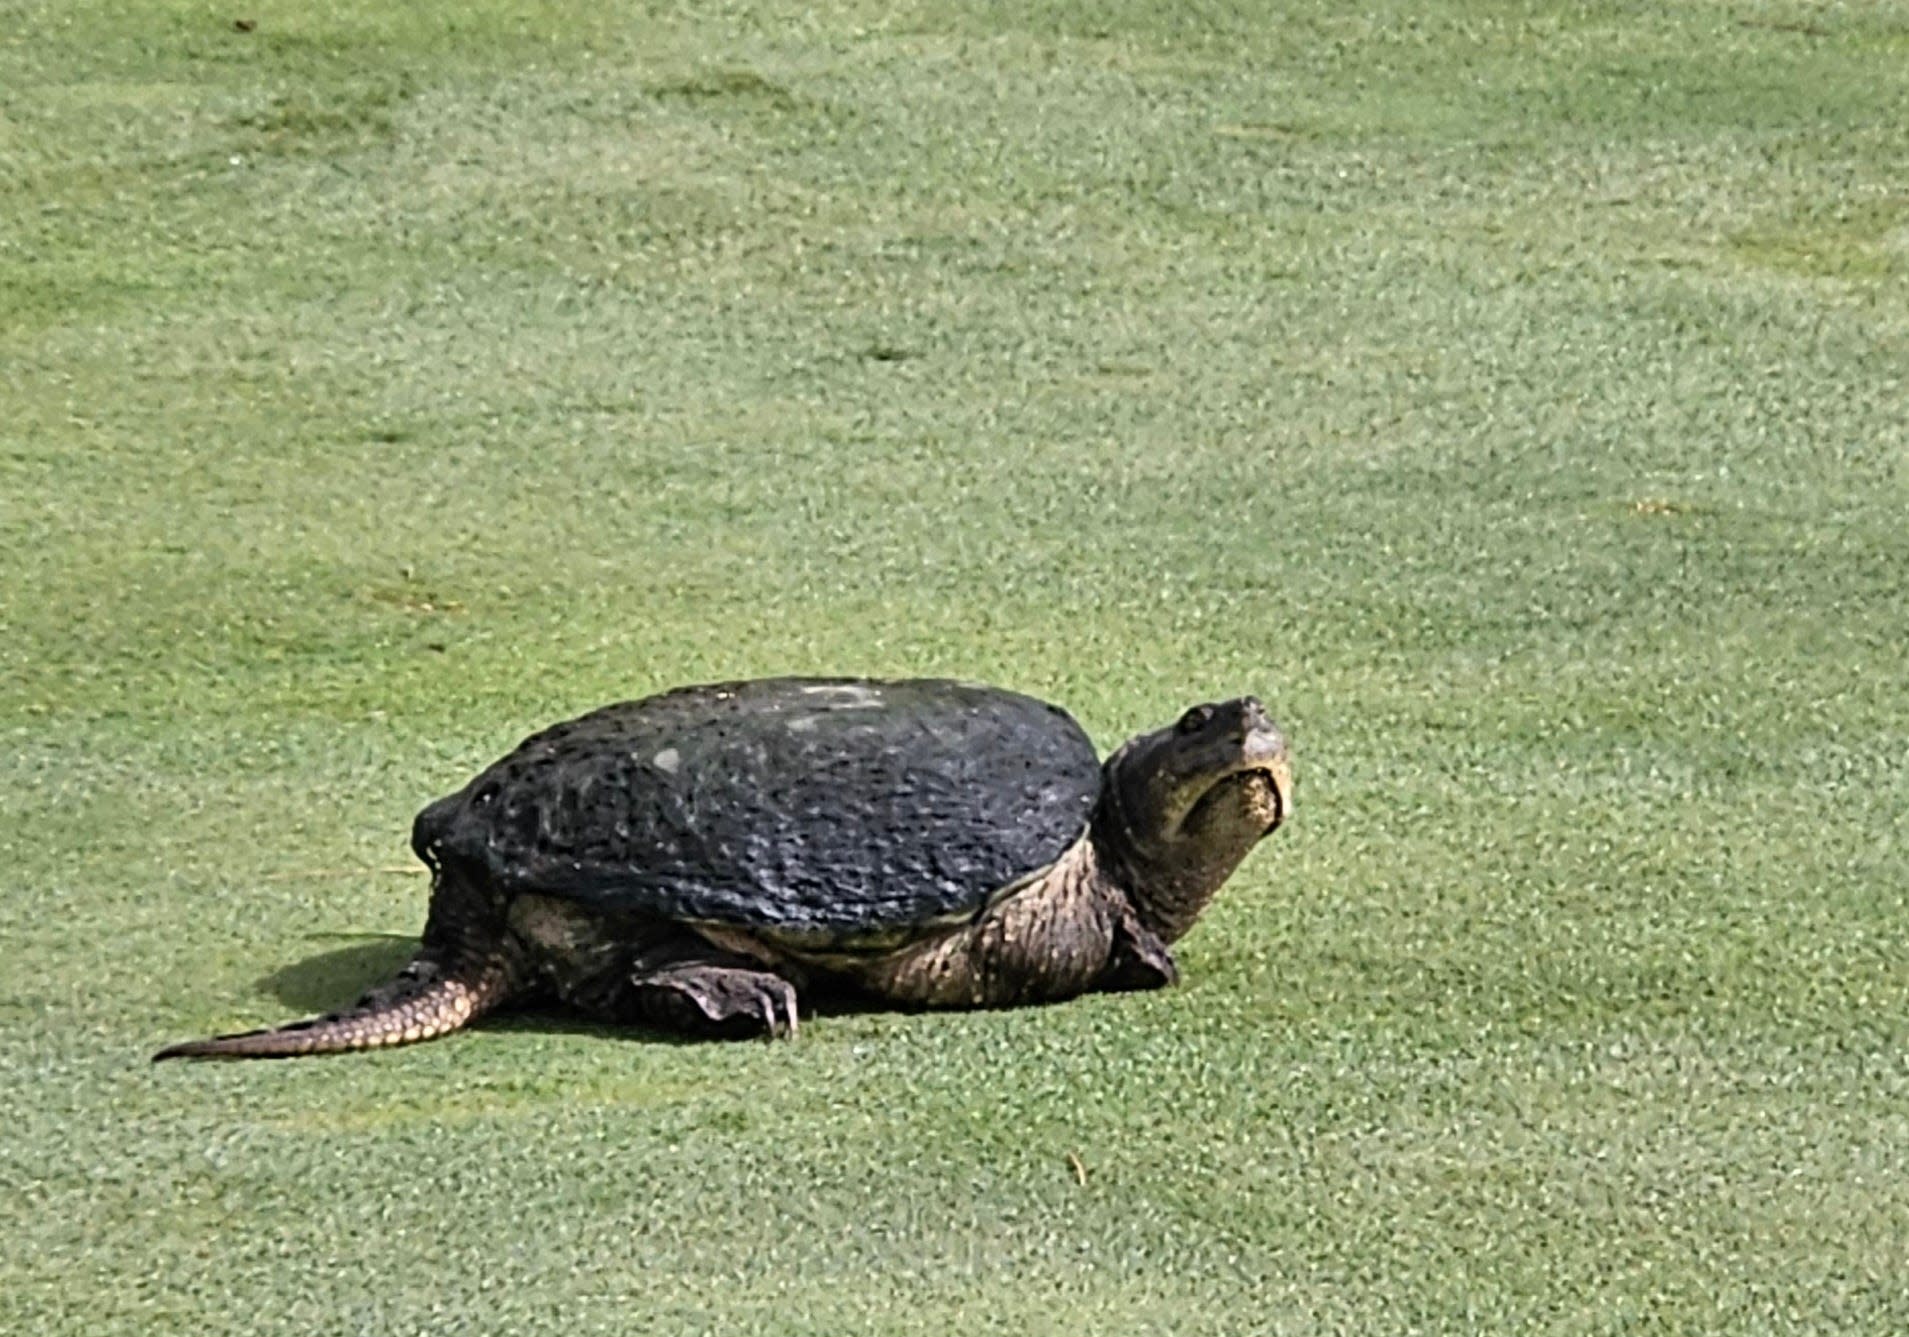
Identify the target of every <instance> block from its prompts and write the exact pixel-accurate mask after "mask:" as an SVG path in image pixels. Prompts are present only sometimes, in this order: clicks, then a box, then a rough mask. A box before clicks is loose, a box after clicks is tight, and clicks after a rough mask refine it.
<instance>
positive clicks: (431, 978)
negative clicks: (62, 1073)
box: [153, 876, 526, 1063]
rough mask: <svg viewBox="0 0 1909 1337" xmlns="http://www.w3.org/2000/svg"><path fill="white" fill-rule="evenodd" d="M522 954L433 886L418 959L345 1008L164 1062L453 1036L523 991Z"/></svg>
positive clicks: (454, 886)
mask: <svg viewBox="0 0 1909 1337" xmlns="http://www.w3.org/2000/svg"><path fill="white" fill-rule="evenodd" d="M525 977H526V971H525V968H524V960H523V949H522V947H521V945H520V944H519V943H518V942H517V940H516V938H515V937H514V936H513V935H512V934H511V933H510V932H509V931H508V930H507V929H505V928H504V927H503V925H502V924H501V923H500V922H499V921H498V919H497V917H496V916H495V915H494V914H493V913H491V912H490V911H489V909H488V906H487V903H486V898H485V897H483V896H482V895H481V894H480V893H479V892H477V891H476V890H474V889H473V888H472V887H471V886H470V885H469V884H467V883H465V882H462V881H460V880H455V879H452V878H450V877H448V876H442V877H440V878H439V880H438V883H437V885H436V887H434V888H433V891H432V896H431V914H430V918H429V920H428V921H427V922H426V924H425V929H424V941H423V943H422V945H421V946H420V947H419V948H418V952H417V955H416V956H414V957H412V958H411V960H410V962H409V963H408V964H407V965H406V966H405V967H404V969H402V970H400V971H399V972H398V973H397V975H396V976H395V977H393V978H392V979H391V980H389V981H387V982H386V983H384V984H380V985H379V986H378V987H376V988H374V989H372V990H370V991H369V992H367V993H366V994H365V995H364V996H363V997H361V998H360V999H358V1001H357V1002H355V1003H353V1004H352V1005H351V1006H350V1007H347V1008H343V1009H341V1010H339V1011H337V1012H328V1013H326V1014H325V1015H323V1016H319V1017H311V1018H309V1019H307V1020H304V1021H294V1022H289V1023H287V1024H285V1025H283V1026H273V1027H268V1028H266V1029H264V1030H257V1031H241V1032H239V1033H237V1034H233V1035H217V1036H213V1037H211V1038H210V1039H205V1040H188V1041H186V1042H184V1043H183V1044H176V1045H169V1046H168V1047H166V1048H165V1049H162V1050H160V1051H159V1052H158V1053H157V1054H154V1055H153V1061H154V1062H155V1063H156V1062H158V1061H160V1060H161V1059H170V1058H297V1057H301V1056H304V1055H307V1054H342V1053H348V1052H350V1051H352V1050H358V1049H382V1048H386V1047H388V1046H391V1045H402V1044H413V1043H415V1042H417V1041H419V1040H430V1039H435V1038H436V1037H437V1036H440V1035H447V1034H449V1033H450V1032H452V1031H455V1030H460V1029H462V1028H463V1027H465V1026H467V1025H469V1024H470V1023H471V1022H472V1021H474V1020H476V1019H477V1018H478V1017H480V1016H482V1015H483V1014H484V1013H486V1012H488V1011H490V1010H492V1009H493V1008H495V1007H497V1006H498V1005H499V1004H501V1003H503V1002H505V1001H507V1000H508V999H510V998H511V997H512V996H513V995H515V994H517V993H518V992H519V991H520V990H521V989H522V988H523V986H524V983H525Z"/></svg>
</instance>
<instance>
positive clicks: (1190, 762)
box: [1094, 696, 1293, 942]
mask: <svg viewBox="0 0 1909 1337" xmlns="http://www.w3.org/2000/svg"><path fill="white" fill-rule="evenodd" d="M1101 795H1102V797H1101V804H1100V809H1099V811H1098V813H1097V814H1096V818H1095V823H1094V832H1095V839H1096V842H1097V843H1098V844H1099V846H1100V848H1101V851H1102V853H1103V855H1104V856H1105V857H1106V858H1107V859H1108V861H1109V863H1110V865H1111V866H1112V867H1113V868H1114V869H1116V870H1117V871H1116V874H1115V875H1116V876H1117V877H1118V878H1119V879H1120V881H1121V882H1122V883H1123V885H1124V886H1125V889H1126V891H1127V893H1128V895H1129V896H1130V897H1131V898H1132V900H1133V903H1134V909H1135V910H1136V911H1138V912H1139V914H1140V917H1141V919H1142V920H1143V921H1144V922H1145V923H1146V924H1147V926H1148V927H1149V928H1151V929H1152V930H1153V931H1154V932H1156V933H1158V934H1160V936H1161V937H1163V938H1165V939H1166V940H1167V941H1168V942H1172V941H1173V940H1174V939H1176V938H1178V937H1179V936H1180V935H1181V934H1183V933H1185V932H1186V931H1187V929H1189V928H1191V927H1192V926H1193V921H1194V920H1195V919H1196V918H1197V917H1198V916H1199V914H1200V911H1202V910H1204V909H1205V908H1206V904H1207V902H1208V901H1209V900H1210V899H1211V898H1212V895H1213V893H1214V892H1215V891H1217V890H1218V889H1219V886H1220V884H1221V883H1222V882H1224V881H1225V880H1226V878H1227V877H1228V875H1230V874H1231V873H1232V871H1233V869H1234V868H1236V867H1237V866H1238V865H1239V862H1240V860H1241V859H1243V858H1245V857H1246V855H1247V853H1248V852H1249V851H1250V850H1251V849H1252V848H1253V846H1254V845H1257V844H1258V843H1259V842H1260V841H1261V840H1262V839H1263V838H1265V837H1266V836H1268V835H1270V834H1272V831H1273V829H1274V828H1275V827H1277V826H1278V825H1279V824H1280V823H1281V822H1283V821H1284V820H1285V819H1286V815H1287V814H1288V813H1289V812H1291V811H1292V806H1293V770H1292V759H1291V756H1290V755H1289V753H1288V752H1287V748H1286V735H1285V734H1284V732H1282V731H1281V729H1280V728H1279V726H1278V725H1276V724H1274V723H1273V721H1272V720H1271V718H1269V717H1268V716H1267V714H1266V708H1265V707H1264V706H1262V705H1261V704H1260V703H1259V700H1258V699H1257V698H1256V697H1251V696H1242V697H1239V698H1237V699H1235V700H1232V701H1218V702H1213V703H1210V704H1207V705H1199V706H1194V707H1193V708H1192V709H1191V710H1189V711H1187V712H1186V713H1185V714H1184V715H1182V716H1181V717H1180V718H1179V719H1178V720H1177V721H1176V722H1175V723H1173V724H1171V725H1169V726H1168V727H1167V728H1164V729H1159V730H1156V731H1154V732H1153V733H1147V734H1141V735H1140V736H1139V737H1137V738H1133V739H1130V740H1128V741H1127V743H1125V744H1124V745H1123V746H1122V747H1121V748H1120V749H1119V750H1118V751H1116V752H1115V753H1114V754H1113V755H1112V756H1111V757H1109V758H1108V759H1107V763H1106V775H1105V780H1104V783H1103V785H1102V788H1101Z"/></svg>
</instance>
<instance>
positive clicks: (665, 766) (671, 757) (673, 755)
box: [650, 747, 683, 775]
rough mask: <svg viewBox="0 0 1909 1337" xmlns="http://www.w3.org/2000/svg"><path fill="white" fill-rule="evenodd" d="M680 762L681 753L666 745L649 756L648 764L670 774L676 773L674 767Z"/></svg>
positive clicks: (680, 763) (681, 761)
mask: <svg viewBox="0 0 1909 1337" xmlns="http://www.w3.org/2000/svg"><path fill="white" fill-rule="evenodd" d="M682 764H683V754H682V753H680V752H678V751H677V750H676V749H675V748H673V747H666V748H664V749H663V750H662V751H661V752H658V753H657V754H656V755H655V756H653V757H651V758H650V765H652V766H654V767H656V769H657V770H659V771H666V772H668V773H669V774H670V775H674V774H676V768H677V767H678V766H681V765H682Z"/></svg>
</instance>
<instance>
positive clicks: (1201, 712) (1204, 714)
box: [1173, 706, 1213, 734]
mask: <svg viewBox="0 0 1909 1337" xmlns="http://www.w3.org/2000/svg"><path fill="white" fill-rule="evenodd" d="M1212 722H1213V707H1211V706H1195V707H1193V709H1191V710H1189V711H1188V712H1187V713H1186V714H1184V715H1182V716H1181V717H1180V722H1179V723H1178V724H1176V725H1174V726H1173V731H1174V732H1175V733H1178V734H1190V733H1198V732H1199V731H1200V730H1202V729H1204V728H1206V726H1207V725H1209V724H1211V723H1212Z"/></svg>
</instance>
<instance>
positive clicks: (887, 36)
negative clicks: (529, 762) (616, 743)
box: [0, 0, 1909, 1337]
mask: <svg viewBox="0 0 1909 1337" xmlns="http://www.w3.org/2000/svg"><path fill="white" fill-rule="evenodd" d="M238 19H244V20H247V21H248V22H250V23H251V24H252V25H253V26H252V28H251V30H250V31H242V30H240V28H239V27H238V26H237V25H236V24H235V20H238ZM0 20H3V21H4V22H3V24H0V406H3V408H4V412H3V413H0V560H3V561H4V570H3V571H0V624H3V626H4V631H3V634H0V729H4V735H5V746H4V747H3V748H0V855H4V862H5V867H6V878H7V884H8V894H7V895H6V896H4V898H0V1185H3V1186H4V1201H5V1208H6V1210H5V1211H4V1212H3V1213H0V1329H4V1330H5V1331H7V1332H10V1333H11V1332H18V1333H22V1334H25V1333H48V1334H51V1333H89V1334H90V1333H126V1334H132V1333H138V1334H162V1333H187V1334H195V1335H197V1334H208V1333H238V1332H244V1333H286V1334H311V1333H347V1332H350V1333H376V1334H402V1333H433V1334H435V1333H449V1332H472V1333H480V1332H481V1333H511V1334H538V1333H560V1334H566V1335H570V1334H589V1333H623V1332H645V1333H701V1332H708V1333H721V1334H725V1335H730V1334H749V1333H775V1334H817V1335H818V1337H821V1335H827V1337H838V1335H839V1334H858V1333H867V1334H908V1333H922V1334H945V1333H977V1334H979V1333H1054V1334H1082V1333H1105V1334H1126V1333H1143V1332H1160V1333H1174V1334H1188V1335H1189V1337H1191V1335H1194V1334H1242V1333H1250V1334H1260V1333H1266V1334H1271V1333H1293V1334H1301V1333H1313V1332H1353V1333H1403V1332H1424V1333H1472V1332H1534V1331H1542V1332H1555V1333H1618V1332H1623V1333H1635V1332H1685V1333H1704V1334H1714V1333H1726V1332H1727V1333H1752V1332H1779V1331H1811V1332H1831V1331H1834V1332H1839V1333H1877V1334H1887V1333H1900V1332H1902V1331H1903V1330H1905V1328H1909V1281H1905V1278H1906V1277H1909V1164H1906V1162H1909V1060H1905V1053H1909V1019H1906V1018H1909V950H1906V949H1909V940H1906V935H1905V893H1906V891H1909V843H1906V842H1905V816H1904V814H1905V812H1906V811H1909V778H1905V755H1906V754H1909V669H1905V664H1904V653H1905V644H1906V642H1909V594H1906V593H1905V589H1906V587H1909V524H1905V504H1906V503H1909V488H1906V487H1905V476H1904V467H1905V466H1904V456H1905V450H1906V449H1909V378H1906V377H1905V368H1909V192H1906V191H1905V181H1906V180H1909V128H1906V127H1909V8H1905V7H1904V6H1903V5H1901V4H1898V3H1863V4H1849V5H1826V4H1803V3H1797V4H1787V3H1782V4H1779V3H1757V2H1756V0H1725V2H1723V3H1686V4H1679V5H1673V6H1659V5H1632V4H1609V3H1584V4H1573V5H1551V4H1536V3H1533V4H1514V3H1464V4H1424V3H1417V4H1406V3H1390V0H1375V2H1374V3H1365V4H1360V5H1336V4H1321V3H1299V4H1293V5H1286V6H1278V7H1274V6H1270V5H1268V6H1257V5H1214V4H1204V5H1193V4H1184V3H1174V2H1173V0H1111V2H1109V0H1096V2H1094V3H1089V2H1087V0H1082V2H1081V3H1077V4H1065V3H1056V4H1039V5H1031V6H1030V5H1014V4H988V3H973V4H968V5H955V4H942V3H907V2H906V0H904V2H903V3H880V4H877V3H861V4H857V3H847V2H833V3H824V4H820V5H806V6H800V7H794V6H789V7H784V6H773V5H751V4H748V3H741V2H739V3H732V4H722V5H672V4H667V3H659V4H650V5H643V6H634V7H625V6H615V5H602V4H593V5H586V4H574V5H572V4H560V3H543V4H539V3H530V2H528V0H526V2H524V3H511V2H509V0H482V2H481V3H477V4H470V5H457V6H437V5H416V6H391V5H378V4H370V3H363V4H320V5H310V6H306V5H289V4H271V5H260V6H258V7H256V8H252V7H246V6H236V5H226V6H211V5H204V4H189V3H176V4H162V3H117V4H111V5H108V4H103V3H90V2H88V0H71V2H64V0H63V2H62V3H57V4H55V3H28V4H20V3H6V4H4V5H0ZM790 672H798V673H808V672H826V673H869V674H951V675H959V676H963V677H976V678H984V679H989V680H993V681H998V682H1001V683H1003V684H1006V685H1009V686H1013V687H1017V688H1020V689H1023V690H1027V691H1031V692H1035V693H1038V694H1040V695H1043V696H1046V697H1049V698H1052V699H1054V700H1058V701H1060V702H1063V703H1065V704H1066V705H1068V706H1069V707H1070V708H1071V709H1073V710H1074V711H1075V712H1076V713H1077V714H1078V715H1079V716H1080V717H1081V719H1082V720H1083V721H1084V722H1085V723H1086V724H1087V726H1088V727H1089V729H1090V730H1091V731H1092V732H1093V734H1094V735H1095V737H1096V738H1097V740H1099V741H1100V742H1101V743H1102V744H1103V745H1106V746H1112V745H1114V744H1115V743H1117V742H1118V741H1119V740H1120V739H1122V738H1123V737H1124V736H1126V735H1127V734H1128V733H1130V732H1132V731H1136V730H1138V729H1141V728H1150V727H1154V726H1157V725H1159V724H1161V723H1164V722H1166V721H1167V720H1169V719H1171V718H1172V717H1173V716H1174V715H1175V714H1176V713H1177V712H1178V711H1179V710H1180V709H1182V708H1183V707H1185V706H1186V705H1188V704H1190V703H1191V702H1193V701H1195V700H1199V699H1203V698H1210V697H1214V696H1218V695H1231V694H1236V693H1239V692H1244V691H1254V692H1257V693H1259V694H1260V695H1262V696H1263V697H1265V698H1266V699H1267V701H1268V702H1269V703H1270V704H1271V705H1272V707H1273V708H1274V711H1275V713H1276V714H1277V715H1278V716H1279V717H1280V719H1281V720H1282V722H1283V723H1284V724H1286V725H1287V726H1288V728H1289V730H1290V732H1291V734H1292V735H1293V738H1294V740H1295V748H1296V755H1297V759H1298V769H1299V776H1300V780H1299V783H1300V794H1299V797H1300V806H1299V810H1298V813H1297V815H1296V817H1295V819H1294V821H1293V822H1292V823H1291V824H1290V826H1289V828H1288V829H1286V830H1285V831H1282V832H1281V833H1280V834H1278V835H1277V836H1276V837H1275V838H1274V839H1272V840H1271V841H1269V842H1268V843H1267V844H1266V845H1265V846H1264V847H1263V848H1262V849H1261V850H1260V851H1259V852H1258V853H1257V854H1256V855H1255V856H1254V857H1253V859H1252V860H1251V861H1250V862H1249V863H1248V864H1247V865H1246V866H1245V867H1244V868H1243V870H1242V871H1241V872H1240V874H1239V875H1238V876H1237V877H1236V878H1235V879H1234V881H1233V882H1232V883H1231V884H1230V885H1229V887H1228V888H1227V889H1226V891H1225V893H1224V894H1223V896H1222V898H1221V899H1220V901H1219V902H1218V903H1217V904H1216V906H1215V907H1214V909H1213V910H1212V912H1211V913H1210V914H1209V916H1208V917H1207V919H1206V920H1205V921H1204V922H1203V923H1202V925H1201V926H1200V927H1199V928H1198V929H1197V930H1196V931H1195V932H1194V934H1193V935H1192V936H1191V937H1190V938H1189V939H1187V941H1186V942H1185V943H1184V944H1183V946H1182V948H1181V960H1182V964H1183V967H1184V970H1185V974H1186V982H1185V984H1184V985H1183V987H1181V988H1179V989H1177V990H1173V991H1169V992H1165V993H1160V994H1154V995H1146V996H1127V997H1110V996H1104V997H1097V998H1089V999H1085V1000H1081V1001H1079V1002H1076V1003H1072V1004H1068V1005H1064V1006H1059V1007H1053V1008H1047V1009H1042V1010H1035V1011H1025V1012H1017V1013H994V1014H947V1015H895V1014H881V1013H873V1014H862V1015H837V1016H823V1017H820V1018H817V1019H815V1020H814V1021H813V1022H812V1023H810V1024H806V1025H805V1027H804V1029H803V1033H802V1036H801V1038H800V1040H799V1041H797V1042H796V1043H793V1044H776V1045H767V1044H746V1043H745V1044H733V1045H684V1044H678V1043H674V1042H671V1041H670V1040H668V1039H667V1038H664V1037H661V1036H655V1035H645V1034H620V1033H616V1032H613V1031H608V1030H603V1029H598V1028H595V1027H592V1026H589V1025H586V1024H582V1023H580V1022H577V1021H575V1020H574V1019H569V1018H564V1017H561V1016H526V1017H520V1018H506V1019H500V1020H498V1021H495V1022H493V1023H488V1024H485V1025H483V1026H481V1027H480V1028H478V1029H477V1030H475V1031H473V1032H471V1033H468V1034H465V1035H461V1036H458V1037H455V1038H452V1039H449V1040H446V1041H442V1042H439V1043H436V1044H431V1045H426V1046H422V1047H418V1048H412V1049H404V1050H397V1051H392V1052H388V1053H381V1054H377V1055H370V1056H358V1057H346V1058H339V1059H331V1060H324V1061H310V1062H294V1063H281V1064H258V1065H234V1066H211V1065H198V1066H193V1065H186V1064H178V1065H168V1066H165V1067H159V1068H154V1067H151V1066H149V1065H148V1063H147V1062H146V1058H147V1055H148V1054H149V1052H150V1051H151V1050H152V1049H153V1048H155V1047H156V1046H157V1045H159V1044H160V1043H162V1042H164V1041H168V1040H173V1039H178V1038H182V1037H185V1036H191V1035H195V1034H202V1033H206V1032H208V1031H212V1030H221V1029H232V1028H237V1027H243V1026H247V1025H257V1024H264V1023H267V1022H272V1021H277V1020H281V1019H284V1018H286V1017H289V1016H292V1015H296V1014H302V1013H306V1012H309V1011H312V1010H317V1009H322V1008H324V1007H327V1006H330V1005H332V1004H335V1003H338V1002H341V1001H343V1000H345V999H347V998H349V997H351V996H352V995H353V994H354V993H355V991H357V990H358V989H360V988H361V987H363V986H364V985H366V984H368V983H370V982H372V981H373V980H375V979H376V978H377V977H378V976H379V975H380V974H381V973H382V972H384V971H386V970H389V969H390V968H392V967H393V966H394V965H395V964H396V963H398V962H399V961H401V960H402V959H403V958H404V956H405V954H406V952H407V951H408V949H409V946H410V943H411V939H412V936H413V935H414V934H415V933H416V931H417V930H418V928H419V926H420V925H421V923H422V912H423V903H424V895H425V884H424V881H423V879H422V878H420V877H418V876H415V875H413V874H414V872H415V870H412V869H410V868H409V867H408V863H409V857H408V852H407V850H406V844H405V837H406V833H407V831H408V828H409V822H410V818H411V815H412V813H413V812H414V811H415V810H416V809H417V808H418V807H419V806H421V805H422V804H423V803H424V802H425V801H427V800H428V799H430V798H432V797H434V796H435V795H437V794H440V793H443V792H446V791H448V790H449V789H451V788H454V787H456V786H457V785H460V784H462V783H463V781H464V780H465V778H467V776H468V775H469V774H470V773H471V772H472V771H473V770H474V769H475V768H476V767H478V766H479V765H481V764H483V763H485V762H486V761H488V760H490V759H491V758H492V757H494V756H495V755H497V754H498V753H500V752H501V751H502V750H504V749H505V748H507V747H508V746H510V745H511V744H512V743H514V742H515V741H517V740H518V739H519V738H520V737H522V736H523V735H524V734H526V733H528V732H529V731H531V730H532V729H533V728H536V727H539V726H541V725H543V724H546V723H549V722H551V721H553V720H555V719H557V718H561V717H563V716H565V715H568V714H573V713H577V712H580V711H582V710H584V709H587V708H589V707H592V706H594V705H597V704H600V703H602V702H604V701H607V700H613V699H617V698H623V697H630V696H636V695H641V694H643V693H646V692H648V691H652V690H655V689H659V688H663V687H667V686H671V685H674V684H678V683H682V682H691V681H698V680H708V679H713V678H723V677H734V676H747V675H754V674H766V673H790Z"/></svg>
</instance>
